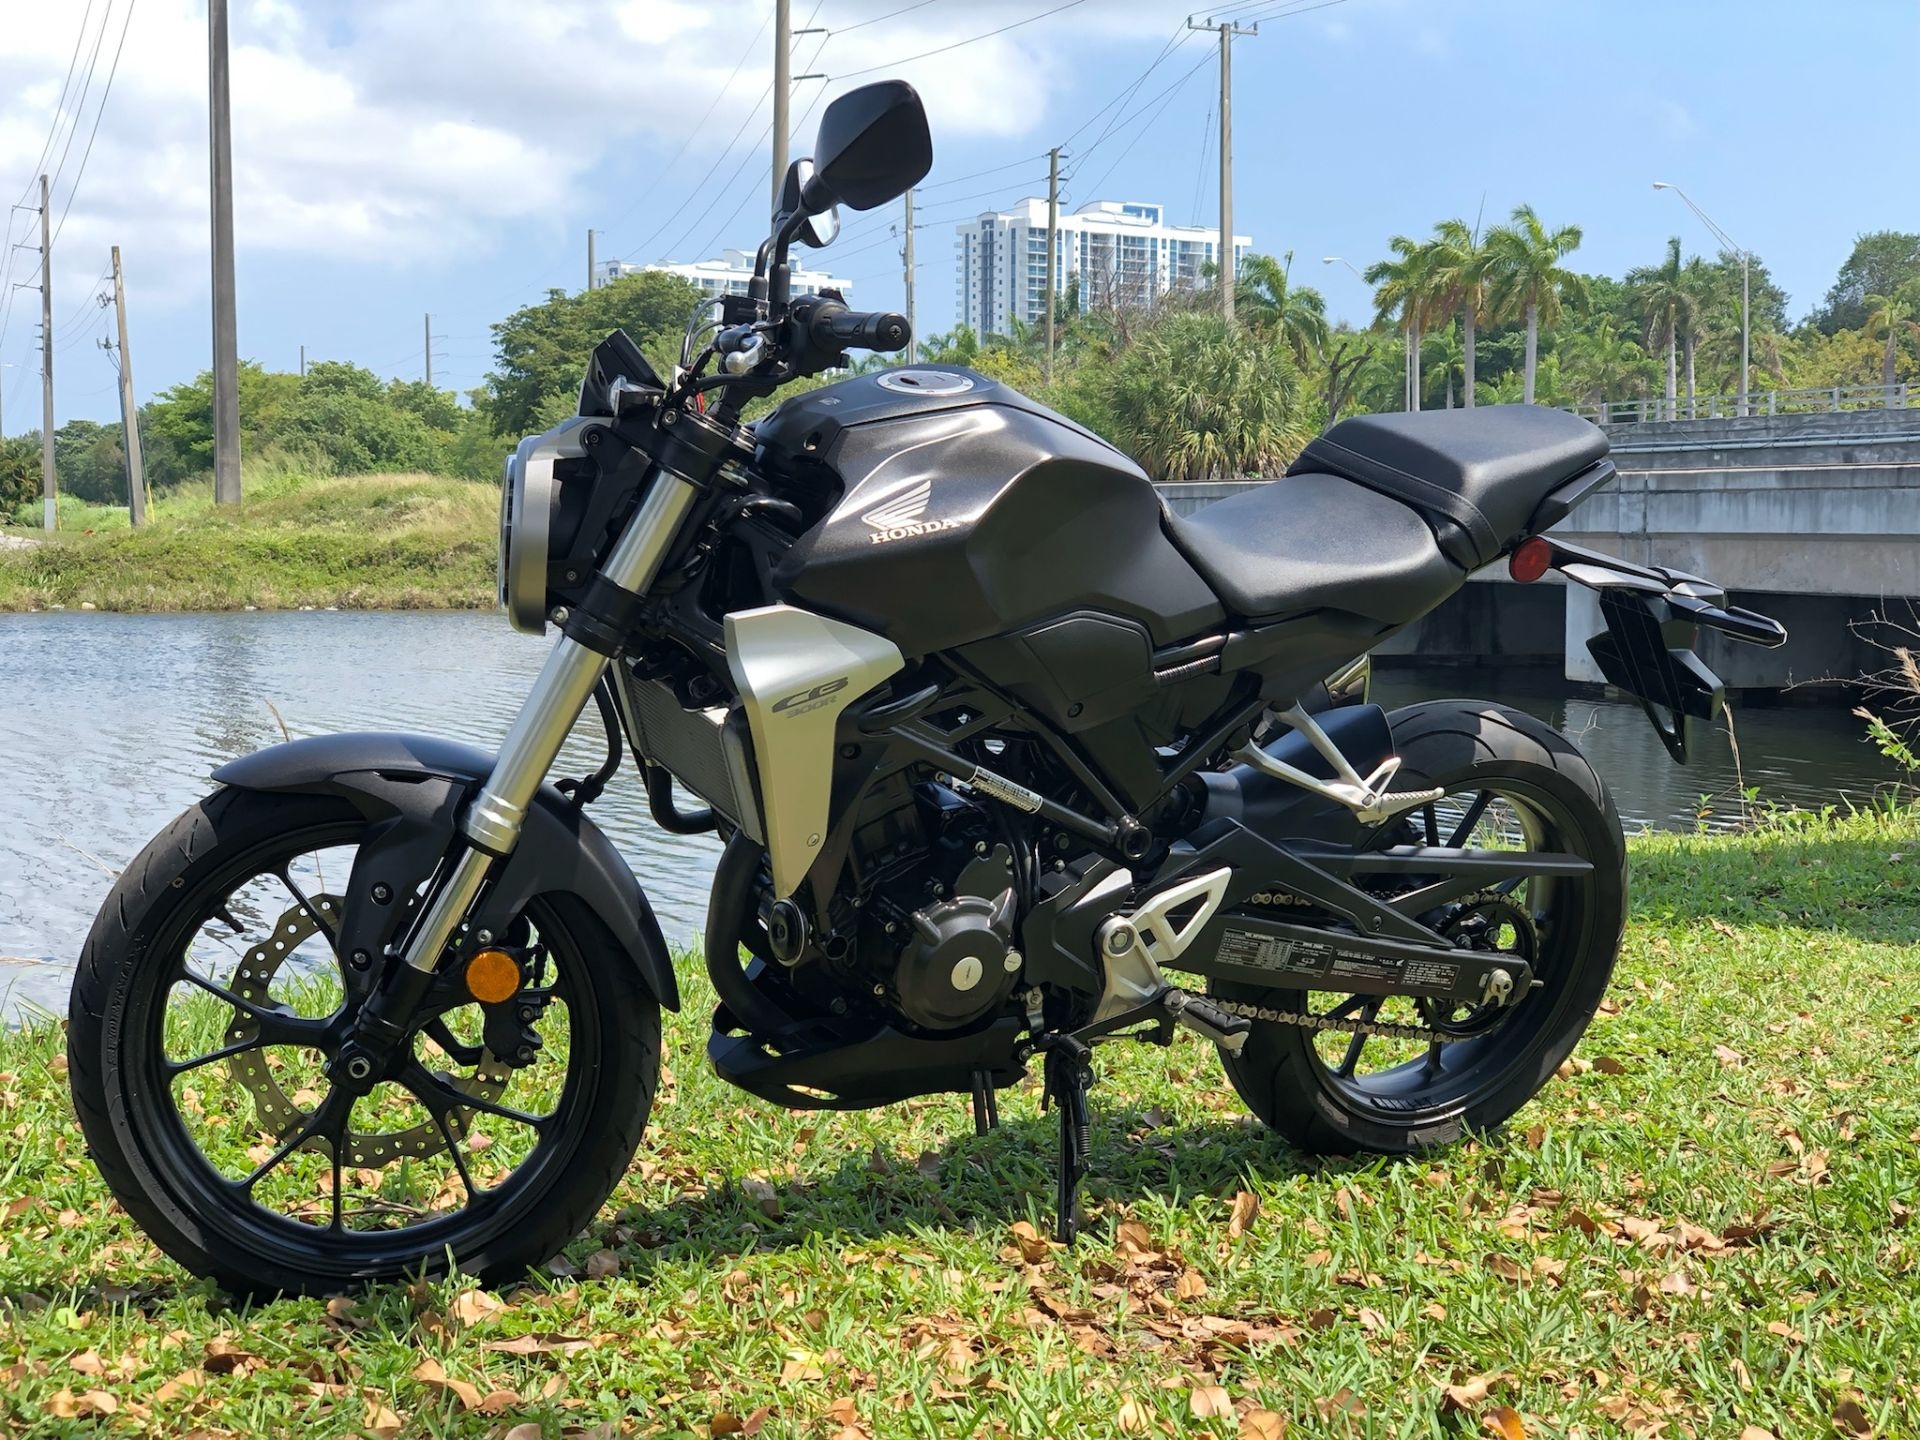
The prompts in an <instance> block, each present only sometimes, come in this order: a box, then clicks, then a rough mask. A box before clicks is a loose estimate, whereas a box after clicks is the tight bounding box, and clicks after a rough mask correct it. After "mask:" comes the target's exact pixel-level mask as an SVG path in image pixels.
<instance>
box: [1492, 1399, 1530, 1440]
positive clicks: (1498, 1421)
mask: <svg viewBox="0 0 1920 1440" xmlns="http://www.w3.org/2000/svg"><path fill="white" fill-rule="evenodd" d="M1480 1428H1481V1429H1482V1430H1485V1431H1486V1432H1487V1433H1488V1434H1489V1435H1498V1436H1499V1437H1500V1440H1527V1422H1526V1421H1524V1420H1522V1419H1521V1418H1520V1412H1519V1411H1518V1410H1515V1409H1514V1408H1513V1407H1512V1406H1510V1405H1496V1406H1494V1407H1493V1409H1491V1410H1489V1411H1487V1413H1486V1414H1484V1415H1482V1416H1481V1417H1480Z"/></svg>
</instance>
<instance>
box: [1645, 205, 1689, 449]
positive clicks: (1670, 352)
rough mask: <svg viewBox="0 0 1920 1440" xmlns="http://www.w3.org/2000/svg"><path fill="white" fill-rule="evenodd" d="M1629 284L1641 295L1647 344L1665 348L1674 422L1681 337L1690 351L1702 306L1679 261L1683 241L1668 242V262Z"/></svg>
mask: <svg viewBox="0 0 1920 1440" xmlns="http://www.w3.org/2000/svg"><path fill="white" fill-rule="evenodd" d="M1627 283H1628V284H1629V285H1632V286H1634V287H1635V288H1636V289H1638V290H1639V292H1640V304H1641V305H1642V307H1644V309H1645V311H1646V316H1647V344H1648V345H1649V346H1665V347H1666V351H1667V418H1668V419H1670V420H1671V419H1672V418H1673V417H1674V416H1675V415H1677V414H1678V413H1679V405H1678V400H1679V390H1680V382H1679V367H1678V359H1677V357H1678V355H1679V345H1680V337H1681V335H1683V334H1684V335H1686V336H1687V337H1688V341H1687V344H1688V347H1689V350H1691V347H1692V344H1693V341H1692V336H1693V334H1694V332H1695V331H1696V330H1697V329H1698V328H1699V312H1700V302H1699V300H1698V299H1696V298H1695V296H1694V293H1693V288H1692V287H1691V286H1690V285H1688V283H1687V276H1686V267H1685V266H1684V265H1682V264H1681V261H1680V237H1679V236H1678V235H1675V236H1672V237H1670V238H1669V239H1668V241H1667V258H1666V259H1665V260H1664V261H1662V262H1661V263H1660V264H1658V265H1646V266H1642V267H1641V268H1640V269H1638V270H1633V271H1630V272H1628V275H1627Z"/></svg>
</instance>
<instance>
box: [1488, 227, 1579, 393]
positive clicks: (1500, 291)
mask: <svg viewBox="0 0 1920 1440" xmlns="http://www.w3.org/2000/svg"><path fill="white" fill-rule="evenodd" d="M1580 240H1581V232H1580V227H1579V226H1578V225H1563V226H1561V227H1560V228H1559V229H1558V230H1549V229H1547V227H1546V226H1545V225H1543V224H1541V222H1540V217H1539V216H1538V215H1536V214H1535V213H1534V209H1533V207H1532V206H1531V205H1517V206H1515V207H1514V211H1513V220H1512V223H1511V224H1508V225H1502V226H1500V227H1499V228H1498V229H1496V230H1494V231H1493V232H1492V233H1491V234H1489V235H1488V236H1487V248H1488V249H1489V250H1491V251H1492V252H1493V259H1492V262H1491V267H1490V274H1489V276H1488V279H1489V285H1488V298H1489V301H1490V306H1491V309H1492V312H1493V313H1494V314H1496V315H1498V316H1499V317H1500V318H1501V319H1503V320H1508V321H1513V320H1524V321H1525V322H1526V326H1527V358H1526V371H1525V373H1526V381H1525V384H1524V386H1523V388H1522V390H1521V396H1522V398H1523V401H1524V403H1526V404H1528V405H1531V404H1532V403H1533V389H1534V377H1535V376H1536V375H1537V374H1538V373H1539V368H1540V328H1541V327H1542V326H1543V325H1544V326H1547V327H1552V326H1554V325H1557V324H1558V323H1559V321H1560V317H1561V315H1562V314H1563V313H1564V312H1565V311H1566V310H1567V309H1568V308H1569V307H1571V308H1573V309H1576V310H1580V309H1584V308H1585V307H1586V303H1587V282H1586V278H1585V277H1584V276H1582V275H1580V274H1579V273H1578V272H1576V271H1573V270H1569V269H1567V268H1566V267H1565V266H1564V265H1562V264H1561V263H1560V262H1561V260H1562V259H1563V258H1565V257H1566V256H1568V255H1570V254H1572V253H1573V252H1574V251H1575V250H1578V249H1579V248H1580Z"/></svg>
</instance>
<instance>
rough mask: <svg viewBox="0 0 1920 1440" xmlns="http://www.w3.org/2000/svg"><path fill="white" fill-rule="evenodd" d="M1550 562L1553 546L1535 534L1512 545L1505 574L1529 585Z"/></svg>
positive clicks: (1541, 573) (1545, 571)
mask: <svg viewBox="0 0 1920 1440" xmlns="http://www.w3.org/2000/svg"><path fill="white" fill-rule="evenodd" d="M1552 562H1553V546H1551V545H1549V544H1548V543H1547V542H1546V541H1545V540H1542V539H1541V538H1540V537H1539V536H1538V535H1536V536H1534V537H1533V538H1532V539H1531V540H1522V541H1521V542H1520V543H1519V544H1518V545H1516V546H1515V547H1514V550H1513V554H1511V555H1509V556H1508V557H1507V574H1509V575H1511V576H1512V577H1513V578H1514V579H1516V580H1518V581H1519V582H1520V583H1521V584H1522V585H1531V584H1532V583H1533V582H1534V581H1536V580H1538V579H1539V578H1540V577H1541V576H1542V575H1544V574H1546V573H1547V567H1548V566H1549V565H1550V564H1552Z"/></svg>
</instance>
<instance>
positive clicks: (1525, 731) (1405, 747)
mask: <svg viewBox="0 0 1920 1440" xmlns="http://www.w3.org/2000/svg"><path fill="white" fill-rule="evenodd" d="M1390 719H1391V722H1392V726H1393V734H1394V742H1395V746H1396V749H1397V750H1398V752H1399V754H1400V755H1401V757H1402V760H1403V762H1404V764H1403V766H1402V768H1401V770H1400V773H1399V775H1398V776H1397V777H1396V778H1395V780H1394V788H1395V789H1401V790H1412V789H1426V788H1431V787H1435V786H1438V787H1443V788H1445V789H1446V790H1447V792H1448V794H1449V795H1450V796H1451V795H1466V794H1475V793H1480V792H1483V791H1494V792H1496V793H1498V794H1499V795H1501V796H1502V797H1503V798H1504V797H1505V796H1507V795H1508V794H1512V795H1514V796H1516V797H1518V798H1517V799H1516V800H1515V801H1514V803H1515V806H1516V809H1520V808H1522V807H1526V808H1528V809H1529V810H1530V811H1531V813H1535V814H1537V815H1538V816H1539V817H1541V818H1540V823H1541V825H1542V828H1543V835H1544V838H1543V839H1542V841H1541V843H1540V844H1538V845H1537V846H1530V847H1529V848H1540V849H1553V850H1562V851H1567V852H1571V853H1573V854H1576V855H1579V856H1581V857H1582V858H1584V859H1586V860H1588V861H1590V862H1591V863H1592V865H1593V867H1594V868H1593V873H1592V875H1591V876H1588V877H1585V878H1584V879H1582V880H1581V881H1577V882H1566V881H1555V882H1550V883H1551V884H1553V885H1556V886H1559V887H1561V888H1560V889H1559V890H1557V891H1555V892H1553V893H1554V895H1555V898H1556V903H1557V904H1558V905H1559V907H1560V910H1559V913H1557V914H1551V915H1550V918H1549V920H1548V923H1547V924H1545V925H1543V926H1542V928H1541V930H1540V932H1539V935H1540V945H1541V947H1542V949H1541V955H1540V959H1539V962H1538V963H1537V964H1536V977H1537V978H1538V979H1540V980H1541V981H1542V982H1543V984H1542V986H1541V987H1540V988H1539V989H1537V990H1535V991H1534V992H1533V993H1532V994H1530V995H1528V996H1526V997H1525V998H1523V999H1522V1000H1521V1001H1520V1002H1519V1003H1518V1004H1516V1005H1513V1006H1511V1007H1510V1008H1509V1010H1508V1012H1507V1013H1506V1014H1505V1015H1504V1017H1502V1018H1501V1020H1500V1022H1499V1026H1498V1028H1495V1029H1493V1030H1491V1031H1490V1032H1488V1033H1487V1034H1486V1035H1484V1036H1482V1037H1480V1038H1476V1039H1474V1040H1470V1041H1466V1042H1462V1044H1461V1045H1459V1046H1447V1047H1445V1048H1444V1049H1443V1051H1442V1052H1441V1053H1442V1055H1443V1056H1444V1057H1447V1063H1449V1064H1451V1063H1452V1058H1453V1057H1454V1056H1456V1055H1457V1056H1458V1058H1459V1060H1460V1062H1461V1063H1460V1067H1459V1070H1458V1072H1457V1073H1455V1074H1454V1075H1453V1076H1452V1077H1451V1078H1450V1080H1448V1079H1446V1077H1444V1076H1443V1074H1441V1073H1436V1074H1435V1075H1434V1077H1433V1080H1432V1081H1431V1083H1429V1084H1427V1085H1425V1086H1423V1085H1422V1084H1421V1080H1422V1078H1423V1077H1422V1075H1421V1074H1420V1073H1418V1072H1416V1070H1415V1068H1414V1067H1415V1066H1416V1065H1417V1064H1418V1063H1419V1062H1415V1061H1409V1062H1407V1064H1406V1065H1404V1066H1402V1067H1400V1068H1398V1069H1394V1070H1388V1071H1384V1072H1382V1073H1381V1074H1380V1075H1379V1076H1378V1077H1373V1076H1368V1077H1358V1076H1352V1077H1346V1078H1343V1077H1342V1076H1341V1075H1339V1074H1338V1073H1336V1070H1337V1067H1334V1066H1330V1065H1329V1064H1328V1062H1327V1060H1326V1059H1325V1058H1324V1057H1323V1055H1322V1054H1321V1053H1320V1051H1319V1049H1318V1048H1317V1047H1316V1035H1315V1033H1314V1032H1313V1031H1311V1030H1309V1029H1306V1028H1304V1027H1301V1026H1298V1025H1292V1024H1285V1023H1275V1022H1265V1021H1256V1022H1255V1024H1254V1027H1253V1031H1252V1033H1251V1034H1250V1035H1249V1036H1248V1037H1247V1042H1246V1045H1245V1046H1244V1048H1243V1049H1242V1051H1241V1054H1240V1055H1239V1056H1238V1057H1235V1056H1232V1055H1228V1054H1226V1053H1225V1052H1224V1051H1223V1052H1222V1053H1221V1059H1222V1061H1223V1062H1224V1064H1225V1066H1226V1070H1227V1076H1228V1078H1229V1079H1230V1080H1231V1081H1232V1082H1233V1087H1234V1089H1235V1090H1237V1091H1238V1092H1239V1094H1240V1098H1241V1099H1242V1100H1244V1101H1245V1102H1246V1104H1247V1107H1248V1108H1249V1109H1250V1110H1252V1111H1253V1113H1254V1114H1255V1115H1257V1116H1258V1117H1259V1118H1260V1119H1261V1120H1263V1121H1264V1122H1266V1124H1267V1125H1269V1126H1271V1127H1272V1128H1273V1129H1274V1130H1276V1131H1277V1132H1279V1133H1280V1134H1281V1135H1283V1136H1285V1137H1286V1139H1287V1140H1288V1141H1289V1142H1290V1143H1291V1144H1293V1145H1294V1146H1295V1147H1297V1148H1298V1149H1301V1150H1304V1151H1307V1152H1309V1153H1312V1154H1346V1153H1351V1152H1353V1151H1356V1150H1362V1151H1374V1152H1379V1153H1385V1154H1406V1153H1410V1152H1413V1151H1417V1150H1422V1149H1428V1148H1432V1147H1434V1146H1437V1145H1445V1144H1450V1143H1452V1142H1453V1141H1455V1140H1457V1139H1459V1138H1460V1137H1461V1136H1462V1135H1463V1134H1465V1133H1467V1132H1468V1131H1469V1130H1484V1129H1490V1128H1492V1127H1493V1126H1496V1125H1498V1124H1500V1123H1501V1122H1503V1121H1505V1120H1506V1119H1507V1118H1508V1117H1509V1116H1511V1115H1512V1114H1513V1113H1514V1112H1515V1111H1517V1110H1518V1109H1519V1108H1520V1107H1521V1106H1522V1105H1524V1104H1526V1102H1527V1101H1528V1100H1529V1099H1531V1098H1532V1097H1533V1096H1534V1094H1535V1093H1536V1092H1538V1091H1539V1089H1540V1087H1541V1086H1543V1085H1544V1084H1546V1082H1547V1080H1548V1079H1549V1078H1551V1077H1552V1075H1553V1073H1554V1072H1555V1070H1557V1069H1558V1068H1559V1066H1560V1065H1561V1063H1562V1062H1563V1061H1565V1060H1566V1058H1567V1056H1568V1055H1570V1054H1571V1053H1572V1052H1573V1048H1574V1046H1575V1045H1576V1044H1577V1043H1578V1041H1579V1039H1580V1036H1581V1033H1582V1032H1583V1031H1584V1030H1585V1029H1586V1027H1587V1024H1588V1022H1589V1021H1590V1020H1591V1019H1592V1018H1593V1014H1594V1011H1595V1010H1596V1009H1597V1008H1598V1006H1599V1004H1600V1000H1601V998H1602V996H1603V995H1604V994H1605V993H1606V988H1607V982H1608V980H1609V978H1610V977H1611V975H1612V973H1613V965H1614V960H1615V957H1616V956H1617V955H1618V953H1619V948H1620V935H1621V930H1622V927H1623V926H1624V924H1625V920H1626V905H1627V862H1626V845H1625V841H1624V839H1623V838H1622V836H1621V831H1620V817H1619V815H1618V813H1617V812H1616V811H1615V810H1614V806H1613V800H1612V798H1611V797H1610V796H1609V795H1608V793H1607V788H1606V786H1605V784H1604V783H1602V781H1601V779H1600V777H1599V776H1598V775H1597V774H1596V773H1595V772H1594V769H1593V767H1592V766H1591V765H1590V764H1588V763H1587V760H1586V758H1585V757H1584V756H1583V755H1581V754H1580V752H1579V751H1578V750H1577V749H1575V748H1574V746H1573V745H1572V743H1571V742H1569V741H1568V740H1567V739H1566V738H1565V737H1564V736H1562V735H1560V734H1559V733H1558V732H1556V731H1554V730H1553V729H1551V728H1549V727H1548V726H1546V725H1544V724H1542V723H1541V722H1540V721H1538V720H1536V719H1534V718H1533V717H1532V716H1530V715H1526V714H1523V713H1521V712H1520V711H1517V710H1511V709H1508V708H1507V707H1505V706H1501V705H1494V704H1490V703H1487V702H1484V701H1475V700H1437V701H1431V702H1429V703H1426V704H1422V705H1413V706H1408V707H1407V708H1405V709H1402V710H1397V711H1395V712H1394V713H1393V715H1392V716H1391V717H1390ZM1442 803H1444V802H1442ZM1420 813H1421V812H1417V811H1416V812H1412V815H1413V817H1414V819H1413V822H1412V823H1415V824H1418V823H1419V820H1418V817H1419V815H1420ZM1403 823H1407V822H1406V820H1405V819H1404V818H1403V820H1402V821H1397V822H1395V824H1403ZM1391 830H1392V827H1391V826H1390V827H1388V831H1387V832H1383V833H1382V834H1381V835H1380V836H1379V837H1377V840H1376V843H1381V844H1388V843H1394V840H1395V839H1397V838H1400V837H1397V836H1395V835H1393V834H1392V833H1391ZM1448 838H1449V837H1448V836H1446V835H1444V834H1443V835H1441V836H1440V839H1441V840H1442V841H1445V840H1447V839H1448ZM1534 883H1539V882H1534ZM1211 991H1212V993H1213V994H1214V995H1216V996H1218V997H1219V998H1221V999H1224V1000H1231V1001H1236V1002H1239V1003H1241V1004H1247V1005H1256V1006H1261V1007H1265V1008H1269V1009H1274V1010H1284V1011H1288V1012H1291V1013H1301V1012H1306V1011H1308V1010H1309V1009H1310V1008H1313V1007H1312V1004H1311V1001H1310V997H1309V995H1308V994H1307V993H1306V992H1304V991H1298V990H1274V989H1263V988H1260V987H1257V986H1249V985H1241V984H1234V983H1229V982H1225V981H1216V982H1214V983H1213V985H1212V986H1211ZM1326 1009H1327V1007H1326V1006H1324V1005H1322V1006H1320V1007H1319V1008H1318V1009H1316V1010H1315V1011H1314V1013H1326ZM1321 1038H1324V1037H1321ZM1468 1046H1473V1047H1479V1050H1478V1051H1477V1052H1476V1051H1473V1050H1469V1049H1467V1048H1466V1047H1468ZM1476 1055H1477V1056H1478V1057H1479V1058H1477V1059H1476ZM1370 1087H1371V1088H1370Z"/></svg>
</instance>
